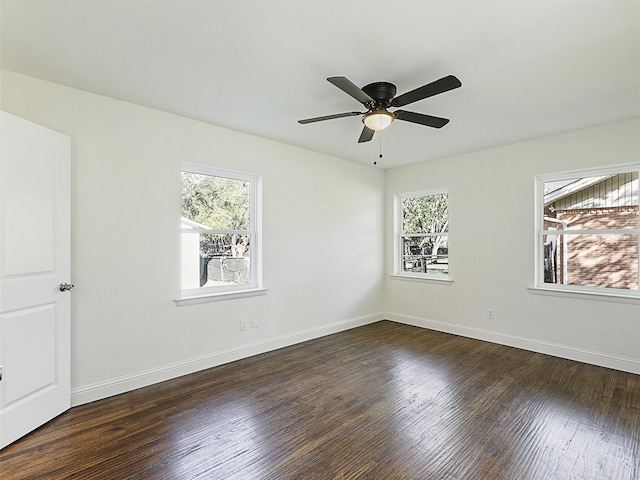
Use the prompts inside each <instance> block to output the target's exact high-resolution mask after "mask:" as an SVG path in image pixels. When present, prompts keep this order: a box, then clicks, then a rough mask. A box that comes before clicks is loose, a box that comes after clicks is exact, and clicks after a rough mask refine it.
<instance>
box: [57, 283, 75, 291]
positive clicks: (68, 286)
mask: <svg viewBox="0 0 640 480" xmlns="http://www.w3.org/2000/svg"><path fill="white" fill-rule="evenodd" d="M74 288H75V285H74V284H72V283H61V284H60V291H61V292H70V291H71V290H73V289H74Z"/></svg>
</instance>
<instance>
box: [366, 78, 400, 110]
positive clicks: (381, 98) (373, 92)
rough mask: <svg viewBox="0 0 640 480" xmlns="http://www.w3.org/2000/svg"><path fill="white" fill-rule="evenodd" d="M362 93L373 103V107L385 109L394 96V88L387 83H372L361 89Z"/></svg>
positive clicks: (391, 84)
mask: <svg viewBox="0 0 640 480" xmlns="http://www.w3.org/2000/svg"><path fill="white" fill-rule="evenodd" d="M362 91H363V92H364V93H366V94H367V95H369V96H370V97H371V98H373V100H374V101H375V104H374V105H373V106H374V107H378V108H387V107H389V106H391V99H392V98H393V97H395V96H396V86H395V85H394V84H393V83H389V82H374V83H370V84H369V85H365V86H364V87H362Z"/></svg>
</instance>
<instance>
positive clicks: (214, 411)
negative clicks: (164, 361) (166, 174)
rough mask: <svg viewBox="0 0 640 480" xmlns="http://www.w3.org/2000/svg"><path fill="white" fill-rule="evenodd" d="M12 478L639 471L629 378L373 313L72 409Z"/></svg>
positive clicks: (20, 452)
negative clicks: (361, 322)
mask: <svg viewBox="0 0 640 480" xmlns="http://www.w3.org/2000/svg"><path fill="white" fill-rule="evenodd" d="M0 477H1V478H2V479H3V480H9V479H11V480H14V479H38V480H41V479H82V480H85V479H86V480H92V479H96V480H98V479H99V480H123V479H152V480H156V479H158V480H160V479H167V480H168V479H180V480H182V479H225V480H228V479H242V480H250V479H271V480H282V479H286V480H289V479H299V480H312V479H318V480H325V479H326V480H343V479H350V480H355V479H376V480H379V479H384V480H391V479H393V480H395V479H412V480H427V479H428V480H440V479H442V480H470V479H473V480H476V479H491V480H496V479H505V480H518V479H522V480H554V479H557V480H565V479H582V480H585V479H598V480H600V479H611V480H638V479H640V376H639V375H633V374H628V373H623V372H619V371H615V370H609V369H606V368H601V367H595V366H592V365H586V364H581V363H578V362H572V361H569V360H563V359H558V358H554V357H549V356H545V355H541V354H536V353H531V352H526V351H522V350H517V349H514V348H509V347H504V346H500V345H495V344H491V343H486V342H481V341H477V340H471V339H467V338H463V337H457V336H454V335H448V334H444V333H439V332H434V331H429V330H423V329H419V328H415V327H410V326H406V325H400V324H396V323H392V322H387V321H384V322H379V323H375V324H372V325H368V326H365V327H361V328H357V329H353V330H350V331H346V332H342V333H339V334H335V335H331V336H327V337H323V338H320V339H317V340H313V341H310V342H305V343H303V344H299V345H295V346H292V347H288V348H284V349H281V350H277V351H274V352H270V353H267V354H263V355H259V356H256V357H252V358H248V359H244V360H241V361H238V362H234V363H231V364H227V365H223V366H220V367H217V368H213V369H209V370H206V371H203V372H199V373H196V374H193V375H189V376H185V377H181V378H178V379H175V380H171V381H168V382H164V383H161V384H158V385H153V386H150V387H146V388H143V389H139V390H136V391H133V392H129V393H126V394H123V395H119V396H117V397H113V398H108V399H105V400H101V401H98V402H94V403H91V404H87V405H82V406H79V407H75V408H73V409H71V410H70V411H69V412H67V413H65V414H63V415H62V416H60V417H59V418H57V419H54V420H52V421H51V422H49V423H48V424H46V425H45V426H43V427H41V428H40V429H38V430H36V431H35V432H33V433H32V434H30V435H28V436H27V437H25V438H23V439H21V440H19V441H18V442H16V443H14V444H13V445H11V446H9V447H7V448H5V449H4V450H3V451H2V452H0Z"/></svg>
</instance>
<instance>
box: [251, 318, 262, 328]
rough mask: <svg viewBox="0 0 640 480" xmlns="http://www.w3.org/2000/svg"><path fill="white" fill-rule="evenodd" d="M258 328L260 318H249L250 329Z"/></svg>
mask: <svg viewBox="0 0 640 480" xmlns="http://www.w3.org/2000/svg"><path fill="white" fill-rule="evenodd" d="M258 327H260V317H251V328H258Z"/></svg>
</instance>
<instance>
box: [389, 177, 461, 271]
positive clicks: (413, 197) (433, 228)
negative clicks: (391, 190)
mask: <svg viewBox="0 0 640 480" xmlns="http://www.w3.org/2000/svg"><path fill="white" fill-rule="evenodd" d="M395 216H396V239H395V245H396V247H395V249H396V258H395V262H394V263H395V268H394V270H395V274H396V275H402V276H410V277H423V278H434V279H443V280H444V279H448V278H449V194H448V192H447V190H446V189H438V190H424V191H420V192H411V193H402V194H398V195H396V197H395Z"/></svg>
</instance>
